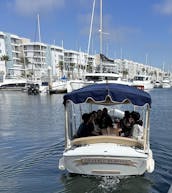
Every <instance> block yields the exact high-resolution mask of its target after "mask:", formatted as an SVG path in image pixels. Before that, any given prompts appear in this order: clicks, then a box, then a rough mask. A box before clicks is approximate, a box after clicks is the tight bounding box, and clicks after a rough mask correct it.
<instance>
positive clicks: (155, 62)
mask: <svg viewBox="0 0 172 193" xmlns="http://www.w3.org/2000/svg"><path fill="white" fill-rule="evenodd" d="M93 1H94V0H0V18H1V19H0V31H2V32H8V33H11V34H15V35H18V36H21V37H25V38H29V39H31V41H39V38H38V24H37V23H38V22H37V14H39V18H40V32H41V42H43V43H46V44H50V45H51V44H55V45H57V46H62V42H63V46H64V48H65V49H71V50H76V51H79V50H81V51H83V52H87V50H88V40H89V30H90V22H91V13H92V8H93ZM99 3H100V2H99V0H96V4H95V12H94V20H93V30H92V36H91V46H90V49H89V54H96V53H99V52H100V44H99V43H100V40H99V29H100V27H99V26H100V24H99V23H100V5H99ZM103 54H105V55H106V56H108V57H110V58H114V59H115V58H123V59H128V60H133V61H135V62H139V63H143V64H148V65H151V66H154V67H158V68H163V67H164V70H166V71H172V0H103Z"/></svg>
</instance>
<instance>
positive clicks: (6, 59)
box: [0, 55, 10, 74]
mask: <svg viewBox="0 0 172 193" xmlns="http://www.w3.org/2000/svg"><path fill="white" fill-rule="evenodd" d="M0 59H1V61H5V71H6V74H7V62H8V61H10V59H9V56H8V55H2V56H1V58H0Z"/></svg>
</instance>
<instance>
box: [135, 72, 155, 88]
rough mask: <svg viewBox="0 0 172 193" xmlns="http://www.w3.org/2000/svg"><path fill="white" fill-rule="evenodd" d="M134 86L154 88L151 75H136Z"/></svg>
mask: <svg viewBox="0 0 172 193" xmlns="http://www.w3.org/2000/svg"><path fill="white" fill-rule="evenodd" d="M132 86H135V87H138V88H142V89H144V90H151V89H153V88H154V85H153V83H152V80H151V77H150V76H147V75H136V76H134V79H133V82H132Z"/></svg>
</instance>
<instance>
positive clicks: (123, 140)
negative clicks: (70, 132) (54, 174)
mask: <svg viewBox="0 0 172 193" xmlns="http://www.w3.org/2000/svg"><path fill="white" fill-rule="evenodd" d="M95 143H114V144H119V145H124V146H134V147H138V148H141V149H142V148H143V142H142V141H138V140H136V139H132V138H128V137H120V136H110V135H100V136H90V137H81V138H75V139H73V140H72V141H71V145H72V146H74V145H87V144H95Z"/></svg>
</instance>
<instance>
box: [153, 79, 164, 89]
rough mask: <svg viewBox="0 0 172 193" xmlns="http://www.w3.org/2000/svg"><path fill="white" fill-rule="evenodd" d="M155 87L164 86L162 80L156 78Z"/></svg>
mask: <svg viewBox="0 0 172 193" xmlns="http://www.w3.org/2000/svg"><path fill="white" fill-rule="evenodd" d="M154 88H162V82H161V81H159V80H156V81H155V82H154Z"/></svg>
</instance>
